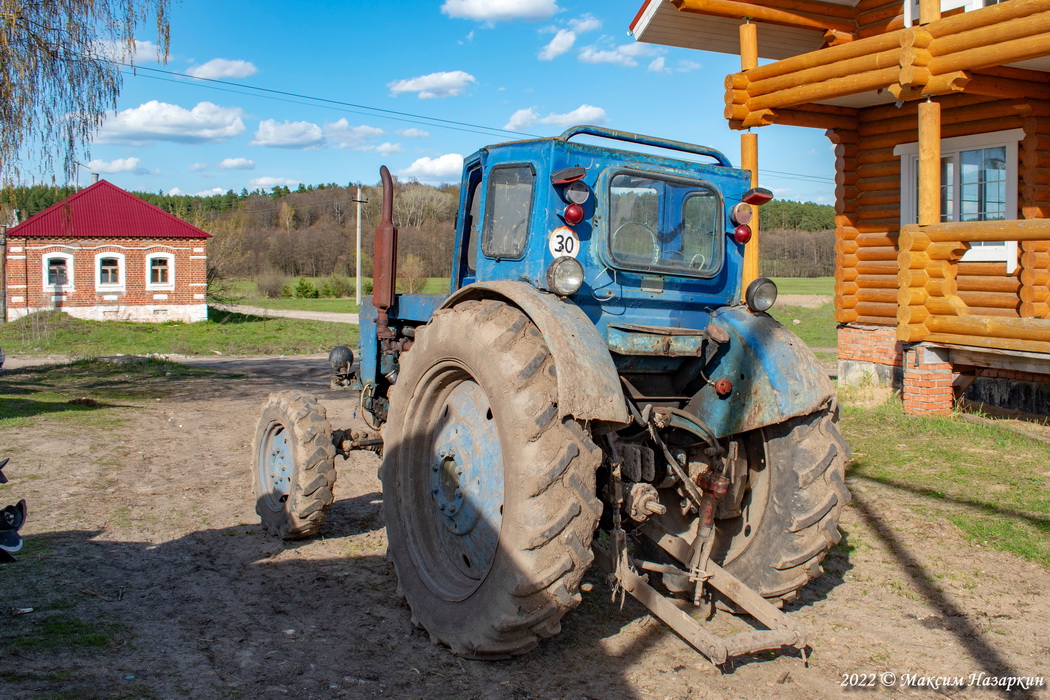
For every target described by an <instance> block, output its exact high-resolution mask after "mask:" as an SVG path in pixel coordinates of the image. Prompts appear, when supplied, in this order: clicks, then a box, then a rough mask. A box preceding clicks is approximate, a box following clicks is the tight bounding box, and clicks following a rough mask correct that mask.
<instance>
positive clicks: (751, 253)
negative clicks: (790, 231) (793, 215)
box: [740, 132, 761, 291]
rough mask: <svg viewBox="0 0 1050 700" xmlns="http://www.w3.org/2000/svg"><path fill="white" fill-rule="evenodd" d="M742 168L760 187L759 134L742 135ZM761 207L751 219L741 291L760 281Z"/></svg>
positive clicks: (755, 184)
mask: <svg viewBox="0 0 1050 700" xmlns="http://www.w3.org/2000/svg"><path fill="white" fill-rule="evenodd" d="M740 167H741V168H743V169H744V170H750V171H751V186H752V187H756V186H758V134H752V133H750V132H749V133H746V134H740ZM759 210H760V207H754V208H753V211H754V214H753V216H752V219H751V240H750V241H749V242H748V244H747V245H745V246H744V271H743V284H742V285H741V287H740V289H741V291H743V290H745V289H747V285H749V284H751V282H752V281H754V280H755V279H758V255H759V245H760V242H759V240H760V238H761V237H760V236H759V229H758V216H759Z"/></svg>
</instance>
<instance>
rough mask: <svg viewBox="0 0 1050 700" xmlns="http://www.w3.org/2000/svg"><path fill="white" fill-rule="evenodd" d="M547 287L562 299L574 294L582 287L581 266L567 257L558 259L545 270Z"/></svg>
mask: <svg viewBox="0 0 1050 700" xmlns="http://www.w3.org/2000/svg"><path fill="white" fill-rule="evenodd" d="M547 286H548V287H549V288H550V290H551V291H552V292H554V293H555V294H560V295H561V296H563V297H567V296H569V295H570V294H575V293H576V291H577V290H579V288H580V287H581V286H583V265H581V264H580V262H579V261H578V260H577V259H576V258H570V257H569V256H568V255H565V256H562V257H560V258H558V259H557V260H555V261H554V262H552V263H551V264H550V267H548V268H547Z"/></svg>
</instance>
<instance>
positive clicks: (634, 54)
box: [580, 43, 659, 68]
mask: <svg viewBox="0 0 1050 700" xmlns="http://www.w3.org/2000/svg"><path fill="white" fill-rule="evenodd" d="M658 51H659V50H658V49H656V48H654V47H652V46H646V45H645V44H639V43H633V44H621V45H620V46H617V47H616V48H615V49H599V48H598V47H597V46H587V47H584V49H583V50H582V51H580V60H581V61H583V62H584V63H612V64H617V65H621V66H628V67H631V68H633V67H634V66H637V65H638V60H637V59H639V58H641V57H643V56H652V55H653V54H655V53H658Z"/></svg>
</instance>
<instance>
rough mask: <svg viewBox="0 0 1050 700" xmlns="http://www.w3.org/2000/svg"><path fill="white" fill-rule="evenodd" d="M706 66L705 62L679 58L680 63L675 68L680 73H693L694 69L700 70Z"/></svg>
mask: <svg viewBox="0 0 1050 700" xmlns="http://www.w3.org/2000/svg"><path fill="white" fill-rule="evenodd" d="M703 67H704V64H702V63H697V62H696V61H687V60H685V59H684V58H680V59H678V65H677V66H675V70H676V71H678V72H679V73H691V72H692V71H694V70H700V69H701V68H703Z"/></svg>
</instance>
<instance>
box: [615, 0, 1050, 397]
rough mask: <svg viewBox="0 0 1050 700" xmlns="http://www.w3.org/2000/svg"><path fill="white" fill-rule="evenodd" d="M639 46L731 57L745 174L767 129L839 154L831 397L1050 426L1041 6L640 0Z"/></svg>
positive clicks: (1044, 4) (1027, 1)
mask: <svg viewBox="0 0 1050 700" xmlns="http://www.w3.org/2000/svg"><path fill="white" fill-rule="evenodd" d="M631 31H632V32H633V34H634V36H635V38H636V40H638V41H642V42H648V43H654V44H662V45H668V46H678V47H686V48H694V49H698V50H705V51H717V52H722V53H729V54H739V56H740V60H741V69H740V71H739V72H737V73H733V74H731V75H729V76H727V77H726V80H725V88H726V92H725V105H726V106H725V112H724V116H725V118H726V120H727V121H728V123H729V126H730V127H731V128H733V129H737V130H741V131H744V132H745V133H743V134H742V135H741V164H742V167H744V168H748V169H750V170H752V172H753V173H754V172H756V171H757V169H758V147H757V135H756V134H755V133H754V129H757V128H758V127H764V126H771V125H776V124H788V125H793V126H802V127H809V128H818V129H824V130H825V133H826V135H827V137H828V139H829V140H830V141H831V143H832V144H833V145H834V149H835V183H836V188H835V199H836V202H835V210H836V248H835V250H836V271H835V318H836V320H837V321H838V323H839V330H838V351H839V380H840V382H844V383H856V382H858V381H862V380H865V379H867V378H870V377H875V378H877V379H879V380H881V381H885V382H889V383H892V384H893V385H895V386H897V387H898V388H900V389H901V390H902V395H903V399H904V407H905V410H906V411H907V412H909V413H917V414H922V413H934V414H940V413H947V412H948V411H950V410H951V409H952V407H953V405H954V404H955V402H956V401H957V400H958V399H959V398H960V397H961V396H965V397H966V398H968V399H971V400H975V401H980V402H982V403H985V404H988V405H993V406H1001V407H1004V408H1016V409H1020V410H1024V411H1027V412H1035V413H1040V414H1048V413H1050V218H1048V217H1050V0H1001V1H998V0H764V1H762V2H759V1H757V0H756V1H755V2H750V1H748V0H647V2H645V3H644V4H643V5H642V7H641V8H640V10H639V11H638V14H637V16H636V17H635V19H634V21H633V23H632V25H631ZM760 59H766V62H764V63H762V64H761V65H760V63H759V60H760ZM757 274H758V246H757V245H749V250H748V258H747V260H746V262H745V272H744V275H745V283H746V282H748V281H750V279H752V278H754V277H755V276H757Z"/></svg>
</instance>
